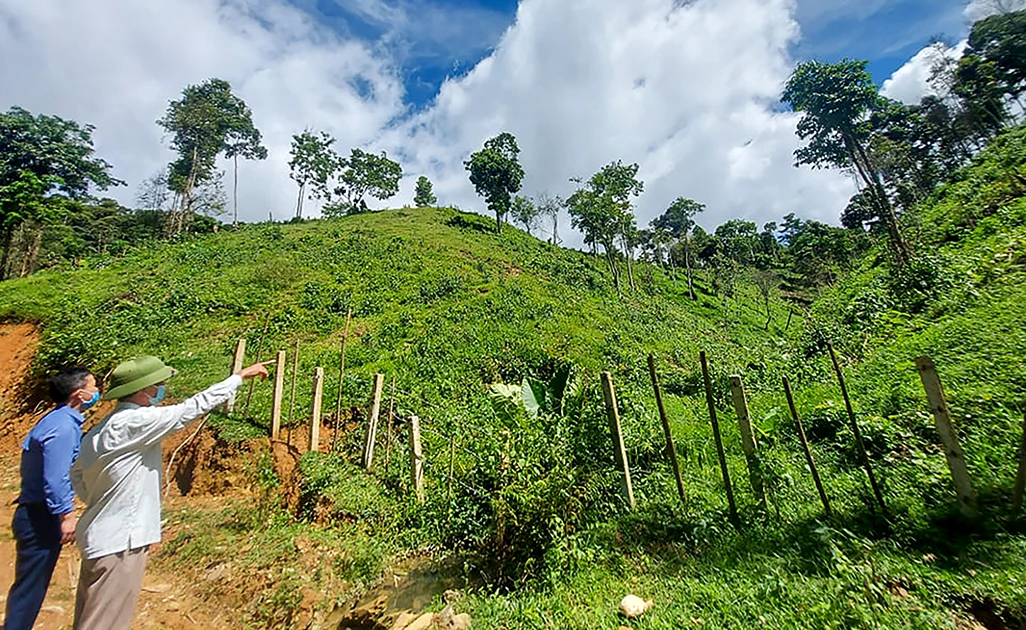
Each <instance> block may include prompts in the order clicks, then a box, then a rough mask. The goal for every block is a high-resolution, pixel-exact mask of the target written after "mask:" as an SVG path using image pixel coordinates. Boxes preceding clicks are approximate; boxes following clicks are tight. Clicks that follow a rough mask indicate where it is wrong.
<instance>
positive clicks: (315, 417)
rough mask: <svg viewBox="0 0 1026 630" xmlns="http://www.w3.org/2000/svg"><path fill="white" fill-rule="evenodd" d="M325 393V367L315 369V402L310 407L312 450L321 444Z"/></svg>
mask: <svg viewBox="0 0 1026 630" xmlns="http://www.w3.org/2000/svg"><path fill="white" fill-rule="evenodd" d="M323 393H324V368H317V369H315V370H314V377H313V404H312V405H311V409H310V448H309V450H310V452H311V453H312V452H314V451H316V450H318V448H319V447H320V445H321V396H322V394H323Z"/></svg>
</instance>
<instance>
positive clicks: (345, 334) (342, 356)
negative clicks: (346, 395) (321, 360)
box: [331, 308, 353, 450]
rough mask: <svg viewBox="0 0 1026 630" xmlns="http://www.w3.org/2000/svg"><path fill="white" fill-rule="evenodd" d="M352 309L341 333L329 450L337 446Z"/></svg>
mask: <svg viewBox="0 0 1026 630" xmlns="http://www.w3.org/2000/svg"><path fill="white" fill-rule="evenodd" d="M352 317H353V309H352V308H349V309H347V310H346V327H345V330H343V331H342V351H341V352H340V353H339V360H338V392H337V393H336V395H335V430H334V432H332V434H331V450H335V445H336V444H338V428H339V425H340V424H342V382H343V379H344V378H345V375H346V339H348V338H349V322H350V321H352Z"/></svg>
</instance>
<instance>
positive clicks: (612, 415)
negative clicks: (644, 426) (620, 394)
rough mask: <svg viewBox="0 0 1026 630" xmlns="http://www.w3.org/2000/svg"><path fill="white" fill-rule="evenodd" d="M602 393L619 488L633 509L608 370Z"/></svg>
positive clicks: (603, 377) (631, 492)
mask: <svg viewBox="0 0 1026 630" xmlns="http://www.w3.org/2000/svg"><path fill="white" fill-rule="evenodd" d="M602 395H603V397H604V398H605V402H606V415H607V416H608V417H609V430H610V432H611V433H612V436H613V455H614V457H615V458H616V465H617V466H619V467H620V471H621V472H622V473H623V476H622V477H621V478H620V489H621V490H622V492H623V496H624V499H626V500H627V504H628V505H630V507H631V509H632V510H633V509H634V507H635V503H634V485H633V484H632V483H631V469H630V466H629V465H628V463H627V449H626V448H624V445H623V431H622V430H621V427H620V412H619V410H617V408H616V391H615V390H614V389H613V376H612V375H611V374H610V373H609V372H603V373H602Z"/></svg>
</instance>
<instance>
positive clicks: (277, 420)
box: [271, 350, 285, 440]
mask: <svg viewBox="0 0 1026 630" xmlns="http://www.w3.org/2000/svg"><path fill="white" fill-rule="evenodd" d="M284 397H285V351H284V350H279V351H278V357H277V361H276V362H275V365H274V393H273V395H272V396H271V439H272V440H277V439H278V434H279V433H280V432H281V403H282V399H283V398H284Z"/></svg>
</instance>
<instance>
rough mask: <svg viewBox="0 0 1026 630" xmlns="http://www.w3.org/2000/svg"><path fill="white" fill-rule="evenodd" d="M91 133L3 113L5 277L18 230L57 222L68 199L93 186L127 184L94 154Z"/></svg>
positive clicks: (0, 205)
mask: <svg viewBox="0 0 1026 630" xmlns="http://www.w3.org/2000/svg"><path fill="white" fill-rule="evenodd" d="M92 132H93V127H92V126H91V125H81V124H79V123H77V122H75V121H71V120H65V119H63V118H59V117H57V116H46V115H42V114H41V115H38V116H34V115H32V114H31V113H29V112H28V111H26V110H24V109H22V108H20V107H12V108H11V109H9V110H8V111H7V112H6V113H2V114H0V244H2V246H3V258H2V260H0V275H2V276H3V277H6V274H7V272H8V262H9V258H10V255H11V253H12V252H11V239H12V237H13V235H14V233H15V231H16V230H18V229H20V228H22V227H23V226H25V225H26V224H34V225H36V226H41V225H43V224H46V223H50V222H53V221H55V220H56V219H57V218H58V217H60V216H61V215H62V214H63V213H64V211H65V208H66V206H65V205H64V203H63V201H64V200H67V199H85V198H87V197H88V196H89V192H90V188H96V189H98V190H106V189H107V188H109V187H111V186H119V185H122V184H123V183H124V182H122V181H121V180H119V179H117V178H115V177H114V176H113V175H111V165H110V164H108V163H107V162H106V161H104V160H102V159H100V158H98V157H96V156H95V152H94V149H93V139H92ZM35 229H39V227H37V228H35ZM31 240H32V241H34V240H35V237H33V239H31ZM29 266H30V267H31V265H29Z"/></svg>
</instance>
